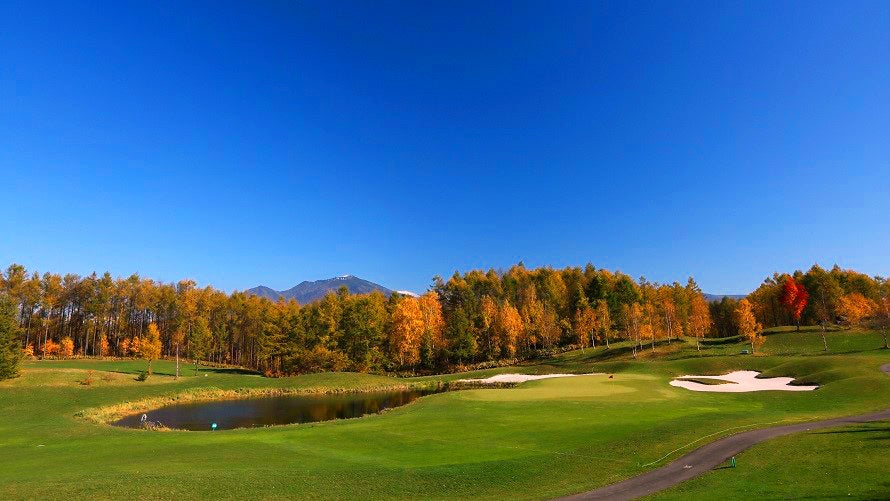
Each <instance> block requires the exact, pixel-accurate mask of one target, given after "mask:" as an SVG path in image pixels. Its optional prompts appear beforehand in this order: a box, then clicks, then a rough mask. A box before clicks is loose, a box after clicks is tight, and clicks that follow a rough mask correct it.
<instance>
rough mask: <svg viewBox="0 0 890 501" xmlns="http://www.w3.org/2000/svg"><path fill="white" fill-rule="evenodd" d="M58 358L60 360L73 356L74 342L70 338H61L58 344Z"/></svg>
mask: <svg viewBox="0 0 890 501" xmlns="http://www.w3.org/2000/svg"><path fill="white" fill-rule="evenodd" d="M59 356H60V357H62V358H70V357H73V356H74V341H73V340H72V339H71V338H70V337H67V336H66V337H63V338H62V341H61V342H60V343H59Z"/></svg>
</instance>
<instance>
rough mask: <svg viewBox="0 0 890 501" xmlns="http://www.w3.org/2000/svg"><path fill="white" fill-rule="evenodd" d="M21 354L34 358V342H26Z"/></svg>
mask: <svg viewBox="0 0 890 501" xmlns="http://www.w3.org/2000/svg"><path fill="white" fill-rule="evenodd" d="M22 356H23V357H25V358H34V344H33V343H28V346H25V347H24V348H22Z"/></svg>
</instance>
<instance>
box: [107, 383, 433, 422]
mask: <svg viewBox="0 0 890 501" xmlns="http://www.w3.org/2000/svg"><path fill="white" fill-rule="evenodd" d="M439 391H441V390H401V391H387V392H363V393H342V394H331V395H284V396H277V397H256V398H246V399H239V400H222V401H214V402H196V403H188V404H177V405H171V406H168V407H162V408H160V409H155V410H153V411H149V412H147V413H145V415H146V416H147V417H146V420H147V421H149V422H152V423H157V424H159V425H161V426H165V427H167V428H175V429H178V430H192V431H210V430H211V427H212V426H213V423H216V425H217V427H216V429H217V430H228V429H233V428H252V427H257V426H270V425H276V424H292V423H313V422H317V421H330V420H332V419H348V418H355V417H361V416H364V415H367V414H376V413H378V412H381V411H383V410H385V409H391V408H393V407H399V406H402V405H405V404H408V403H411V402H413V401H414V400H417V399H418V398H420V397H422V396H424V395H429V394H431V393H438V392H439ZM142 414H143V413H139V414H134V415H132V416H127V417H125V418H123V419H121V420H119V421H116V422H114V423H113V424H114V425H115V426H125V427H128V428H142V427H143V424H142Z"/></svg>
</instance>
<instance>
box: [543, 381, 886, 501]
mask: <svg viewBox="0 0 890 501" xmlns="http://www.w3.org/2000/svg"><path fill="white" fill-rule="evenodd" d="M881 370H882V371H884V372H885V373H887V374H888V375H890V364H884V365H882V366H881ZM885 419H890V409H886V410H883V411H880V412H873V413H870V414H862V415H859V416H848V417H839V418H834V419H826V420H824V421H814V422H810V423H799V424H790V425H784V426H776V427H773V428H764V429H762V430H752V431H746V432H744V433H737V434H735V435H730V436H728V437H725V438H721V439H720V440H717V441H715V442H711V443H710V444H708V445H705V446H703V447H700V448H698V449H696V450H694V451H692V452H690V453H689V454H686V455H685V456H681V457H680V458H678V459H676V460H675V461H672V462H671V463H669V464H667V465H665V466H662V467H661V468H656V469H654V470H652V471H650V472H647V473H643V474H642V475H637V476H636V477H632V478H629V479H627V480H624V481H622V482H618V483H617V484H612V485H607V486H605V487H600V488H599V489H595V490H592V491H587V492H582V493H581V494H575V495H573V496H566V497H564V498H560V501H581V500H592V499H597V500H615V501H618V500H627V499H636V498H639V497H642V496H646V495H649V494H653V493H656V492H658V491H660V490H663V489H667V488H668V487H672V486H674V485H677V484H679V483H680V482H683V481H684V480H689V479H690V478H693V477H697V476H699V475H701V474H703V473H706V472H708V471H710V470H712V469H713V468H715V467H717V466H719V465H721V464H723V463H724V462H726V461H727V460H729V458H731V457H733V456H735V455H737V454H739V453H740V452H742V451H744V450H746V449H748V448H750V447H751V446H753V445H755V444H758V443H760V442H763V441H764V440H769V439H771V438H774V437H781V436H783V435H790V434H792V433H798V432H801V431H810V430H818V429H822V428H831V427H836V426H844V425H850V424H856V423H868V422H872V421H882V420H885Z"/></svg>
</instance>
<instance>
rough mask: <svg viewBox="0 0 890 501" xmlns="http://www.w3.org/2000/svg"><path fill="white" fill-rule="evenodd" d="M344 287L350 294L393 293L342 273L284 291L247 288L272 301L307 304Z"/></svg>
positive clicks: (260, 287) (250, 292)
mask: <svg viewBox="0 0 890 501" xmlns="http://www.w3.org/2000/svg"><path fill="white" fill-rule="evenodd" d="M344 286H345V287H346V288H347V289H348V290H349V292H350V293H351V294H368V293H370V292H374V291H379V292H381V293H383V295H385V296H389V295H390V294H392V293H393V291H392V290H390V289H387V288H386V287H384V286H382V285H380V284H375V283H374V282H369V281H368V280H365V279H362V278H359V277H356V276H354V275H344V276H342V277H334V278H328V279H325V280H316V281H314V282H309V281H304V282H300V283H299V284H297V285H295V286H293V287H291V288H290V289H288V290H285V291H277V290H275V289H272V288H271V287H266V286H265V285H259V286H256V287H254V288H252V289H247V291H245V292H247V293H248V294H252V295H254V296H260V297H264V298H267V299H271V300H272V301H278V298H280V297H281V298H284V299H285V300H288V301H289V300H291V299H293V300H295V301H296V302H298V303H300V304H308V303H311V302H314V301H318V300H319V299H321V298H323V297H324V296H325V294H327V293H328V292H337V289H339V288H340V287H344Z"/></svg>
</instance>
